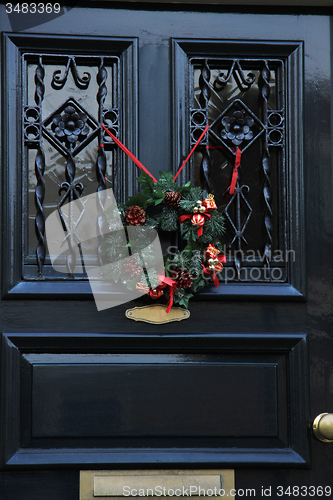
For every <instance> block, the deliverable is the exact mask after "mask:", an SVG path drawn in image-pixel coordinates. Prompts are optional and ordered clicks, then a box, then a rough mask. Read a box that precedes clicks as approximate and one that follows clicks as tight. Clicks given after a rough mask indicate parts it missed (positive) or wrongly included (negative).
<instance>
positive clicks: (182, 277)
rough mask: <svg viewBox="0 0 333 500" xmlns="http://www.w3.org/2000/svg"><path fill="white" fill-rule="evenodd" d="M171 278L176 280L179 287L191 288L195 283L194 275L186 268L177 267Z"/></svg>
mask: <svg viewBox="0 0 333 500" xmlns="http://www.w3.org/2000/svg"><path fill="white" fill-rule="evenodd" d="M171 278H172V279H174V280H175V281H176V283H177V286H178V287H179V288H190V286H191V285H192V283H193V276H192V274H191V273H190V272H189V271H186V269H175V270H174V271H172V273H171Z"/></svg>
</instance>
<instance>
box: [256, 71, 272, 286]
mask: <svg viewBox="0 0 333 500" xmlns="http://www.w3.org/2000/svg"><path fill="white" fill-rule="evenodd" d="M270 78H271V73H270V70H269V67H268V63H267V61H264V64H263V67H262V70H261V73H260V77H259V83H258V85H259V88H260V91H261V99H262V121H263V123H264V125H265V126H267V102H268V98H269V96H270V93H271V89H270V85H269V81H270ZM263 149H264V150H263V156H262V168H263V172H264V177H265V180H264V189H263V194H264V200H265V212H264V224H265V231H266V238H265V249H264V255H265V267H266V268H267V269H268V272H269V279H271V277H270V260H271V251H272V243H273V238H272V232H273V211H272V207H271V202H272V185H271V180H270V173H271V160H270V152H269V147H268V141H267V133H266V140H265V143H264V147H263Z"/></svg>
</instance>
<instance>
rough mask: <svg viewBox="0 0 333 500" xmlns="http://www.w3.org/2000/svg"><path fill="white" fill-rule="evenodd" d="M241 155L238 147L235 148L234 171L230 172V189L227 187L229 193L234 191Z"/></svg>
mask: <svg viewBox="0 0 333 500" xmlns="http://www.w3.org/2000/svg"><path fill="white" fill-rule="evenodd" d="M241 156H242V152H241V150H240V149H239V148H237V152H236V160H235V168H234V171H233V174H232V179H231V184H230V189H229V193H230V194H234V192H235V187H236V182H237V177H238V167H239V165H240V160H241Z"/></svg>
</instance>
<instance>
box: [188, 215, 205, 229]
mask: <svg viewBox="0 0 333 500" xmlns="http://www.w3.org/2000/svg"><path fill="white" fill-rule="evenodd" d="M191 222H192V224H193V226H198V227H201V226H203V225H204V223H205V217H204V216H203V215H201V214H194V215H192V218H191Z"/></svg>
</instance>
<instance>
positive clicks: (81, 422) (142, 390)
mask: <svg viewBox="0 0 333 500" xmlns="http://www.w3.org/2000/svg"><path fill="white" fill-rule="evenodd" d="M95 339H96V340H97V339H98V341H99V342H98V343H99V347H98V350H97V351H98V352H95V353H94V352H93V351H94V350H92V349H87V346H85V341H86V337H85V336H80V335H77V336H75V337H71V335H70V334H67V335H65V336H63V335H57V336H53V345H52V346H50V344H49V342H48V339H47V337H45V338H43V336H42V337H41V336H38V335H37V336H35V335H32V334H30V335H28V336H27V335H21V334H6V335H4V336H3V351H2V353H3V354H2V355H3V364H4V366H5V367H6V373H5V375H6V380H8V381H11V383H9V382H8V384H7V387H6V390H5V393H4V395H3V396H4V401H6V412H7V413H6V415H7V416H6V420H5V425H4V427H3V432H4V434H3V442H4V443H5V442H6V436H7V444H6V446H5V447H4V449H3V457H2V462H3V464H4V465H5V466H7V467H13V466H15V465H18V464H22V465H23V464H25V465H27V466H28V465H30V466H31V465H34V464H35V465H36V464H38V463H42V462H43V463H48V464H55V463H57V464H61V463H63V464H68V465H74V464H76V465H77V464H79V463H82V465H83V464H85V463H87V460H88V461H89V460H92V457H95V458H94V460H97V461H100V463H114V464H116V463H117V460H121V461H122V462H123V461H125V462H126V461H131V462H132V461H134V462H144V463H152V462H153V461H154V460H156V459H157V457H159V458H158V460H159V461H162V462H165V463H171V462H172V461H173V460H177V461H180V462H182V463H186V462H188V461H189V460H192V459H193V458H194V457H195V460H196V461H198V463H201V464H205V463H207V464H208V463H210V464H212V463H216V464H217V463H221V462H223V463H228V464H229V465H230V464H237V463H238V464H239V463H260V462H262V461H269V462H270V463H272V464H273V463H279V464H285V465H287V464H289V465H291V464H293V465H294V466H295V465H304V464H305V463H306V462H307V459H308V442H307V437H306V436H304V433H300V432H299V430H298V425H295V421H296V420H297V422H303V424H304V425H306V420H307V411H308V409H307V370H308V366H307V347H306V336H305V335H302V334H297V335H296V334H294V335H282V334H280V335H269V334H257V335H251V334H247V335H238V336H236V337H235V336H234V335H228V334H215V335H210V334H206V335H205V337H200V336H199V337H198V338H196V337H188V336H177V337H175V336H172V335H170V336H169V337H168V338H164V339H163V338H159V337H155V336H149V337H146V336H144V335H143V336H142V337H141V338H135V337H128V338H126V337H125V336H122V335H119V336H116V335H112V336H110V335H103V336H100V335H95ZM203 339H204V344H203V343H202V340H203ZM27 341H28V344H29V347H28V348H27ZM147 342H149V348H147ZM71 345H72V347H71ZM74 346H75V351H76V353H75V354H74V353H72V354H71V353H70V352H71V351H72V349H73V347H74ZM10 358H12V362H11V363H8V359H10ZM82 449H84V453H83V452H82ZM148 449H149V450H150V451H147V450H148ZM152 453H153V455H152ZM191 456H192V457H193V458H192V459H191V458H190V457H191Z"/></svg>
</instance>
